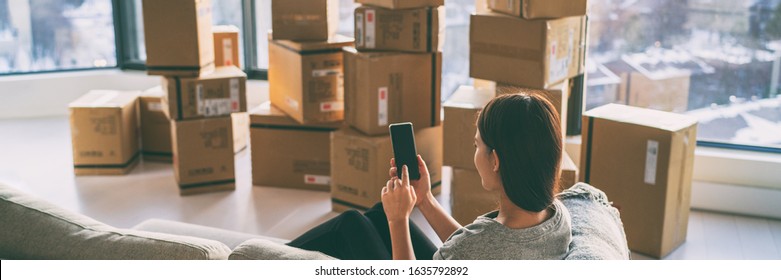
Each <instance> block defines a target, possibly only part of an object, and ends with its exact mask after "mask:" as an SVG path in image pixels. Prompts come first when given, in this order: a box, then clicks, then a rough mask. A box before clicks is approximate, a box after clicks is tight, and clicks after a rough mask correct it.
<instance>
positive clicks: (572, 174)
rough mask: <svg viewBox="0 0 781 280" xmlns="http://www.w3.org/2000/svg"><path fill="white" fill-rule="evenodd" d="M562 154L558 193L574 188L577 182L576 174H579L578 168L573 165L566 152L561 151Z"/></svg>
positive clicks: (573, 162)
mask: <svg viewBox="0 0 781 280" xmlns="http://www.w3.org/2000/svg"><path fill="white" fill-rule="evenodd" d="M562 154H563V156H562V158H561V176H559V185H560V188H559V191H562V190H566V189H569V188H570V187H572V186H574V185H575V184H576V183H577V182H578V173H579V172H580V171H579V170H578V166H577V165H576V164H575V161H573V160H572V158H571V157H570V156H569V154H567V152H566V151H563V153H562Z"/></svg>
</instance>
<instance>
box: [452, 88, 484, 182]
mask: <svg viewBox="0 0 781 280" xmlns="http://www.w3.org/2000/svg"><path fill="white" fill-rule="evenodd" d="M493 98H494V93H493V92H492V91H489V90H485V89H475V88H474V87H471V86H461V87H459V88H458V90H456V92H455V93H453V95H452V96H450V99H448V100H447V101H446V102H445V104H444V107H445V110H444V111H445V120H444V121H443V123H442V127H443V130H444V135H445V139H446V140H445V143H444V150H445V153H444V159H443V164H444V165H447V166H452V167H453V168H458V169H464V170H476V169H475V163H474V157H475V146H474V143H475V141H474V139H475V134H477V125H476V123H477V116H478V114H479V112H480V110H482V109H483V107H485V104H488V101H491V99H493Z"/></svg>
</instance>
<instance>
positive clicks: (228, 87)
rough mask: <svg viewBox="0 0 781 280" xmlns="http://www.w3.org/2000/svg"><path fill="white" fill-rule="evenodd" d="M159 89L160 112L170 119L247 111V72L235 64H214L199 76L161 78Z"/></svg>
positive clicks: (219, 115)
mask: <svg viewBox="0 0 781 280" xmlns="http://www.w3.org/2000/svg"><path fill="white" fill-rule="evenodd" d="M163 89H164V90H165V91H166V94H165V95H164V96H163V112H165V114H166V116H168V118H169V119H171V120H187V119H196V118H206V117H222V116H229V115H230V114H232V113H238V112H246V111H247V74H245V73H244V72H242V71H241V69H239V68H236V67H235V66H223V67H217V68H216V69H215V70H214V72H211V73H209V74H205V75H202V76H201V77H193V78H180V77H165V78H163Z"/></svg>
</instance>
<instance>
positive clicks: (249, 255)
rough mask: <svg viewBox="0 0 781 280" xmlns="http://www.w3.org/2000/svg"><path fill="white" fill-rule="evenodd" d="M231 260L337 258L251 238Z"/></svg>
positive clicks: (237, 250)
mask: <svg viewBox="0 0 781 280" xmlns="http://www.w3.org/2000/svg"><path fill="white" fill-rule="evenodd" d="M228 259H229V260H335V258H333V257H331V256H328V255H326V254H323V253H321V252H316V251H308V250H304V249H299V248H295V247H290V246H287V245H285V244H280V243H276V242H273V241H270V240H266V239H250V240H247V241H245V242H244V243H242V244H241V245H239V246H237V247H236V249H234V250H233V253H231V254H230V256H229V257H228Z"/></svg>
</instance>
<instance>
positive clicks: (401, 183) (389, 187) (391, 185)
mask: <svg viewBox="0 0 781 280" xmlns="http://www.w3.org/2000/svg"><path fill="white" fill-rule="evenodd" d="M421 176H422V174H421ZM416 200H417V198H416V196H415V189H414V188H413V187H412V186H410V181H409V171H408V170H407V166H406V165H405V166H404V167H402V172H401V179H399V177H396V176H393V177H392V178H391V179H390V180H388V183H387V184H386V185H385V187H384V188H382V205H383V208H384V209H385V216H387V217H388V223H389V224H390V225H393V224H398V223H403V224H407V223H408V222H409V216H410V213H412V208H414V207H415V201H416Z"/></svg>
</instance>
